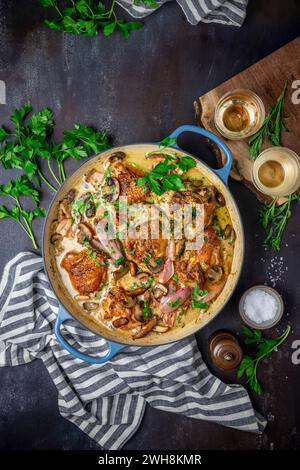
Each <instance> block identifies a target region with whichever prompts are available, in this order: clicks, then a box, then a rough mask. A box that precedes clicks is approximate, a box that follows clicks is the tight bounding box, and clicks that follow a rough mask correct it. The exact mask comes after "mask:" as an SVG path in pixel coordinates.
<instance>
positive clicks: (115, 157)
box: [108, 150, 126, 163]
mask: <svg viewBox="0 0 300 470" xmlns="http://www.w3.org/2000/svg"><path fill="white" fill-rule="evenodd" d="M125 157H126V153H125V152H121V151H120V150H119V151H117V152H113V153H112V154H110V156H109V157H108V161H109V162H110V163H115V162H118V161H120V160H124V158H125Z"/></svg>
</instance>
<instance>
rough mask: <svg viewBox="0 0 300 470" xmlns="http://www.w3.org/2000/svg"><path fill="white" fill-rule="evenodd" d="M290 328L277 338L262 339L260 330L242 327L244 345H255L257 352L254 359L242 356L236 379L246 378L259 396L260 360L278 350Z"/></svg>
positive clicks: (260, 386)
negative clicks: (258, 370)
mask: <svg viewBox="0 0 300 470" xmlns="http://www.w3.org/2000/svg"><path fill="white" fill-rule="evenodd" d="M290 331H291V327H290V325H288V326H287V327H286V329H285V331H284V332H283V333H282V335H280V336H278V337H277V338H269V339H267V338H264V337H263V334H262V331H261V330H252V329H251V328H249V327H248V326H246V325H244V326H243V333H244V334H245V336H246V339H245V344H250V345H255V346H256V347H257V351H256V354H255V356H254V357H251V356H244V358H243V360H242V362H241V363H240V366H239V369H238V371H237V376H238V378H241V377H243V376H246V377H247V379H248V381H247V383H249V385H250V388H251V389H252V390H253V391H254V392H255V393H257V394H258V395H260V394H261V393H262V390H263V389H262V385H261V383H260V382H259V380H258V378H257V368H258V365H259V363H260V361H261V360H262V359H265V358H267V357H270V356H271V355H272V353H273V351H274V349H276V348H278V347H279V346H280V345H281V344H282V343H283V342H284V341H285V340H286V338H287V337H288V335H289V334H290Z"/></svg>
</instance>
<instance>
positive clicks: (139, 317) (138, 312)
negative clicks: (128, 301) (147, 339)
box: [133, 302, 145, 323]
mask: <svg viewBox="0 0 300 470" xmlns="http://www.w3.org/2000/svg"><path fill="white" fill-rule="evenodd" d="M142 305H143V302H138V303H137V304H136V305H135V307H134V310H133V316H134V318H135V320H136V321H138V322H140V323H145V317H144V315H143V309H142Z"/></svg>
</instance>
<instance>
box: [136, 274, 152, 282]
mask: <svg viewBox="0 0 300 470" xmlns="http://www.w3.org/2000/svg"><path fill="white" fill-rule="evenodd" d="M136 277H137V279H138V280H139V281H141V282H143V283H144V282H148V280H149V274H148V273H145V272H141V273H138V274H137V275H136Z"/></svg>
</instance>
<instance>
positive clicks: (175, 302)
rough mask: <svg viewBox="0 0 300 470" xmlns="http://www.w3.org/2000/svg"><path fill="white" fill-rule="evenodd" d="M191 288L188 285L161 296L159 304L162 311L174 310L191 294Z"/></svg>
mask: <svg viewBox="0 0 300 470" xmlns="http://www.w3.org/2000/svg"><path fill="white" fill-rule="evenodd" d="M191 292H192V291H191V289H190V288H189V287H182V288H181V289H178V291H176V292H175V293H174V294H169V295H166V296H165V297H162V299H161V302H160V305H161V311H162V313H170V312H173V311H174V310H176V309H177V308H178V307H181V305H182V304H183V303H184V302H185V301H186V300H187V299H188V298H189V296H190V295H191Z"/></svg>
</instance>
